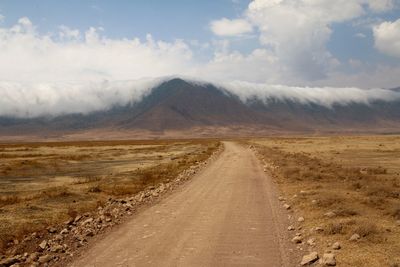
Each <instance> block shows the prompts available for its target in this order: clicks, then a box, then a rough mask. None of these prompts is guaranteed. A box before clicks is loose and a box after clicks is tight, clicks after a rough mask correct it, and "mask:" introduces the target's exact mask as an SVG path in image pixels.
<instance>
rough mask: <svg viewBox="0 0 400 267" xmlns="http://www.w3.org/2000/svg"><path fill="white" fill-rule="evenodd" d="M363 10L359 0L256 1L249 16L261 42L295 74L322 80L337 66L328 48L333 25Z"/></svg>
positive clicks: (251, 5)
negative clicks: (258, 32)
mask: <svg viewBox="0 0 400 267" xmlns="http://www.w3.org/2000/svg"><path fill="white" fill-rule="evenodd" d="M363 13H364V8H363V5H362V4H361V3H360V2H359V1H348V0H337V1H331V0H301V1H294V0H274V1H271V0H254V1H253V2H251V3H250V5H249V8H248V10H247V12H246V14H245V15H246V17H247V18H248V19H249V20H250V21H251V22H252V23H253V24H254V25H255V26H256V27H257V28H258V29H259V31H260V43H261V44H262V45H265V46H267V47H271V48H272V50H273V52H274V53H275V54H276V56H277V57H278V58H279V59H280V61H281V64H283V65H284V66H285V67H287V68H290V69H291V71H292V73H293V75H295V76H298V77H303V78H305V79H307V80H318V79H323V78H324V76H325V74H326V72H327V71H329V70H330V69H332V68H334V67H335V66H337V60H336V59H335V58H334V57H333V56H332V55H331V54H330V52H329V51H328V50H327V48H326V44H327V42H328V41H329V39H330V36H331V34H332V29H331V24H333V23H339V22H344V21H348V20H351V19H353V18H356V17H359V16H361V15H362V14H363ZM305 66H306V67H305Z"/></svg>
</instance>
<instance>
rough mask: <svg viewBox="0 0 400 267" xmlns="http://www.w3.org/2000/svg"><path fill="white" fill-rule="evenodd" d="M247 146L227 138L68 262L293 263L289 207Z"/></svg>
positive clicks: (187, 264) (157, 263)
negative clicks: (196, 168)
mask: <svg viewBox="0 0 400 267" xmlns="http://www.w3.org/2000/svg"><path fill="white" fill-rule="evenodd" d="M273 188H274V187H273V185H272V183H271V180H270V178H269V177H268V176H267V175H266V174H265V173H264V172H263V169H262V166H261V165H260V163H259V161H258V160H257V158H256V157H255V154H254V153H253V152H252V151H251V150H250V149H248V148H247V147H243V146H240V145H238V144H235V143H225V150H224V152H223V154H221V155H220V157H219V158H218V159H217V160H216V161H214V162H213V163H212V164H211V165H210V166H209V167H208V168H206V169H205V170H204V171H202V172H201V173H200V174H198V175H197V176H195V177H194V178H193V179H192V180H191V181H190V182H189V183H188V184H186V185H185V186H184V187H182V188H181V190H179V191H178V192H176V193H175V194H173V195H171V196H169V197H168V198H166V199H164V200H163V201H161V202H160V203H158V204H156V205H155V206H153V207H151V208H149V209H147V210H145V211H143V212H141V213H139V214H137V215H136V216H135V217H133V218H132V220H130V221H129V222H127V223H126V224H124V225H122V226H121V227H120V228H119V229H117V230H116V231H114V232H113V233H111V234H110V235H108V236H106V237H105V238H104V239H103V240H100V241H98V242H96V243H95V244H94V245H93V247H91V248H90V249H89V250H88V251H87V253H85V254H84V255H83V257H81V258H79V259H78V260H77V261H76V262H75V263H73V266H232V265H240V266H294V265H297V264H298V260H299V259H298V258H297V257H296V252H294V251H293V249H292V248H291V247H290V244H289V242H287V230H286V227H287V225H286V223H285V222H286V218H287V215H286V211H283V208H282V207H281V205H280V203H278V200H277V195H276V193H275V191H274V189H273Z"/></svg>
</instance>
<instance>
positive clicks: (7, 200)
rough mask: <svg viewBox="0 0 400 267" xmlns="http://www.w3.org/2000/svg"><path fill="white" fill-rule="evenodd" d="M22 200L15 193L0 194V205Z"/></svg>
mask: <svg viewBox="0 0 400 267" xmlns="http://www.w3.org/2000/svg"><path fill="white" fill-rule="evenodd" d="M21 201H22V198H21V197H19V196H16V195H13V196H1V197H0V207H3V206H6V205H12V204H17V203H19V202H21Z"/></svg>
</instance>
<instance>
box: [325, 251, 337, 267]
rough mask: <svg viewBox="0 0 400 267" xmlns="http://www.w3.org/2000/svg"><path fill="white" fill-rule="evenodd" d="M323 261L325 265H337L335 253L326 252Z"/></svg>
mask: <svg viewBox="0 0 400 267" xmlns="http://www.w3.org/2000/svg"><path fill="white" fill-rule="evenodd" d="M321 263H322V264H323V265H325V266H336V259H335V254H333V253H324V255H323V256H322V260H321Z"/></svg>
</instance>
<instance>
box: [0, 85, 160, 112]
mask: <svg viewBox="0 0 400 267" xmlns="http://www.w3.org/2000/svg"><path fill="white" fill-rule="evenodd" d="M162 82H163V79H161V78H160V79H140V80H135V81H114V82H110V81H102V82H54V83H17V82H2V81H0V116H7V117H17V118H33V117H40V116H47V115H50V116H58V115H63V114H73V113H82V114H87V113H90V112H93V111H99V110H107V109H109V108H111V107H113V106H115V105H127V104H129V103H135V102H137V101H140V100H141V99H142V98H143V97H144V96H145V95H146V94H148V93H149V92H150V89H151V88H154V87H156V86H157V85H159V84H160V83H162Z"/></svg>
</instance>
